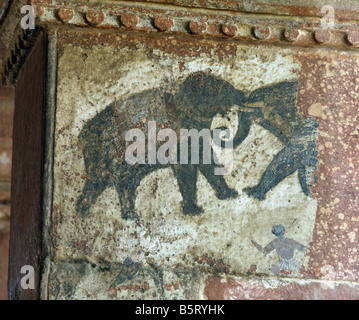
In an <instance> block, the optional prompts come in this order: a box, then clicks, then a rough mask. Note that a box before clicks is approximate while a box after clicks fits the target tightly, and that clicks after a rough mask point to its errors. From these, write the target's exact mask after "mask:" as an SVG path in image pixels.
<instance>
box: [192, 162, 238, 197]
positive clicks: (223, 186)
mask: <svg viewBox="0 0 359 320" xmlns="http://www.w3.org/2000/svg"><path fill="white" fill-rule="evenodd" d="M199 169H200V171H201V173H202V174H203V175H204V177H205V178H206V179H207V181H208V182H209V184H210V185H211V186H212V188H213V189H214V190H215V191H216V192H217V197H218V199H220V200H226V199H233V198H236V197H238V192H237V191H236V190H234V189H231V188H230V187H228V185H227V182H226V180H225V179H224V177H223V176H222V175H215V174H214V169H215V165H200V166H199Z"/></svg>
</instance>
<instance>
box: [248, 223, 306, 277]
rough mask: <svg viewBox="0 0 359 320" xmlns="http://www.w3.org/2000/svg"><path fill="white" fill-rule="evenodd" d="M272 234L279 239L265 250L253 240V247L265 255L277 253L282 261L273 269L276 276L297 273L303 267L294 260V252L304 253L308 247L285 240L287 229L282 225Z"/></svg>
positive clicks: (277, 226) (275, 227)
mask: <svg viewBox="0 0 359 320" xmlns="http://www.w3.org/2000/svg"><path fill="white" fill-rule="evenodd" d="M272 233H273V234H274V235H275V236H277V238H276V239H274V240H272V241H271V242H270V243H269V244H268V245H266V246H265V247H264V248H263V247H262V246H261V245H259V244H258V243H256V242H255V241H253V240H252V243H253V245H254V246H255V247H256V248H257V249H258V250H259V251H260V252H262V253H264V254H265V255H267V254H269V253H270V252H272V251H273V250H275V251H276V252H277V254H278V255H279V257H280V260H279V261H278V262H277V263H276V264H274V266H273V267H272V268H271V271H272V272H273V273H274V274H279V273H289V274H293V273H297V272H298V271H299V268H300V266H301V265H300V262H299V261H298V260H296V259H294V251H295V250H299V251H303V252H304V251H305V250H306V249H307V247H306V246H304V245H302V244H300V243H299V242H297V241H295V240H293V239H288V238H285V237H284V234H285V229H284V227H283V226H282V225H281V224H278V225H276V226H274V227H273V228H272Z"/></svg>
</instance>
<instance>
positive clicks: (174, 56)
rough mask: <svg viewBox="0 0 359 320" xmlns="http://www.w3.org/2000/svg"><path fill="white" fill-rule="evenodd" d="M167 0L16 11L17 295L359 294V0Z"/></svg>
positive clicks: (11, 63) (42, 5)
mask: <svg viewBox="0 0 359 320" xmlns="http://www.w3.org/2000/svg"><path fill="white" fill-rule="evenodd" d="M156 2H157V3H154V2H153V1H149V2H148V3H147V2H146V1H141V2H136V1H134V2H126V3H123V2H118V3H113V2H107V1H101V2H98V3H92V2H91V3H87V2H86V6H84V5H83V3H82V2H81V1H68V2H66V3H64V2H62V1H58V2H57V1H52V2H51V3H49V2H48V1H41V0H37V1H32V5H33V8H34V13H35V15H36V19H35V29H33V30H32V29H27V30H23V29H22V27H21V17H22V16H21V15H20V16H19V14H18V12H19V10H20V9H21V7H22V5H24V3H23V2H22V1H17V2H14V3H13V4H11V5H9V8H8V10H7V11H6V12H7V14H5V16H3V17H2V25H1V30H2V31H3V33H2V41H3V43H5V44H6V45H7V47H9V48H10V49H9V50H8V51H7V53H6V55H5V56H4V59H3V65H4V72H3V82H4V84H6V85H13V86H15V120H14V154H13V159H14V160H13V161H14V162H13V176H12V194H13V207H12V213H11V219H12V220H11V221H12V226H11V241H10V269H9V297H10V298H11V299H39V298H40V299H348V298H350V299H357V298H358V293H357V292H358V291H357V288H358V271H357V265H358V254H357V243H358V234H357V233H358V219H359V218H358V200H357V195H358V190H359V185H358V181H359V180H358V177H357V172H358V160H357V159H358V157H357V154H358V130H359V122H358V117H357V115H356V114H357V112H356V109H357V101H358V95H359V88H358V85H357V83H358V79H359V77H358V74H357V70H358V64H359V51H358V46H359V40H358V32H359V29H358V28H357V23H356V22H355V21H357V19H358V18H357V17H358V11H359V6H358V4H357V3H354V2H353V3H350V4H348V2H347V1H337V2H336V3H335V5H333V6H329V7H328V6H326V7H325V8H324V10H323V7H322V5H320V4H318V3H317V2H314V1H313V4H312V5H302V4H300V1H292V3H291V5H289V6H283V5H281V4H280V2H277V1H274V0H273V1H272V0H270V1H264V2H265V4H263V1H261V2H258V1H252V2H251V4H250V5H245V4H244V2H243V4H242V2H241V1H239V2H238V3H237V2H235V3H234V2H228V1H216V2H205V3H203V2H201V3H199V2H197V1H185V0H173V1H161V0H158V1H156ZM323 6H324V3H323ZM216 9H217V10H216ZM333 10H334V11H333ZM253 13H256V14H253ZM15 17H16V19H17V20H16V19H15ZM294 17H295V18H294ZM333 19H334V20H333ZM14 21H17V23H15V22H14ZM333 22H334V23H333ZM11 48H12V49H11ZM191 129H192V131H190V132H191V133H192V134H193V133H195V132H197V133H198V132H200V133H201V134H202V135H203V136H204V137H203V139H202V140H201V142H200V143H199V144H198V145H197V146H198V147H199V148H197V149H195V148H194V149H191V151H189V154H190V156H191V157H192V158H191V157H188V155H186V153H183V154H184V156H183V157H181V155H183V154H182V152H184V151H183V150H185V148H186V147H187V148H188V149H189V148H192V147H195V146H196V140H195V138H194V137H193V136H192V137H191V139H190V141H191V143H190V144H186V141H187V140H186V138H185V136H184V135H181V134H183V133H184V132H185V131H186V130H187V133H189V130H191ZM216 129H217V130H216ZM225 129H227V134H228V135H227V138H222V142H219V143H218V141H217V143H215V142H212V140H211V139H206V138H205V135H206V134H207V133H208V134H209V135H210V137H211V135H213V136H212V137H213V141H216V140H215V138H214V137H215V134H216V133H218V131H220V130H222V131H223V130H225ZM201 130H202V131H201ZM134 135H136V137H137V139H135V138H134V137H133V136H134ZM197 138H198V137H197ZM225 143H227V144H228V145H227V147H228V146H230V144H231V143H232V144H233V148H227V149H226V150H228V151H229V152H227V153H224V150H225V149H224V148H222V147H223V146H224V145H225ZM202 147H203V148H206V147H209V150H210V153H211V156H210V157H209V158H207V160H208V161H207V162H206V163H204V162H203V161H204V160H205V158H206V152H205V151H202V150H204V149H202ZM153 150H154V152H153ZM134 151H135V152H134ZM187 151H188V150H187ZM231 151H232V152H231ZM196 154H197V155H198V156H199V157H198V159H199V163H198V162H194V161H193V159H195V157H193V156H195V155H196ZM131 157H132V160H133V159H135V161H132V162H131ZM136 161H137V162H136ZM218 169H222V170H219V171H218ZM223 169H225V170H223ZM218 172H220V173H219V174H218ZM23 265H28V266H32V267H33V268H34V272H35V273H34V277H35V281H34V284H35V286H34V289H29V288H24V287H23V286H21V283H22V282H21V279H22V277H23V276H24V274H21V271H20V270H21V267H22V266H23Z"/></svg>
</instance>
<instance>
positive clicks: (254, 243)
mask: <svg viewBox="0 0 359 320" xmlns="http://www.w3.org/2000/svg"><path fill="white" fill-rule="evenodd" d="M251 241H252V244H253V245H254V246H255V247H256V248H257V249H258V251H259V252H262V253H264V248H263V247H262V246H261V245H259V244H258V243H257V242H255V241H254V240H251Z"/></svg>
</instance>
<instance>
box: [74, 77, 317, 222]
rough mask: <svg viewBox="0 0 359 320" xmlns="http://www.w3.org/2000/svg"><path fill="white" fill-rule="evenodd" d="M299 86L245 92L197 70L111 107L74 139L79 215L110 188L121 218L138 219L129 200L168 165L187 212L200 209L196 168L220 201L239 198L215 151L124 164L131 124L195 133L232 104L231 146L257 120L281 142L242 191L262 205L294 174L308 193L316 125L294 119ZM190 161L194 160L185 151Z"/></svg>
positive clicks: (313, 165)
mask: <svg viewBox="0 0 359 320" xmlns="http://www.w3.org/2000/svg"><path fill="white" fill-rule="evenodd" d="M297 87H298V83H297V82H296V81H292V82H287V81H284V82H280V83H278V84H274V85H270V86H267V87H262V88H259V89H257V90H254V91H253V92H251V93H250V94H245V93H244V92H242V91H241V90H238V89H236V88H234V87H233V86H232V85H231V84H230V83H228V82H227V81H224V80H221V79H218V78H216V77H214V76H211V75H208V74H206V73H204V72H196V73H193V74H191V75H189V76H188V77H187V78H186V79H185V80H184V81H183V82H182V83H181V84H180V85H179V87H178V90H177V91H176V93H173V94H172V93H168V92H166V90H163V89H154V90H147V91H144V92H142V93H140V94H135V95H133V96H131V97H130V98H128V99H124V100H121V101H116V102H114V103H113V104H111V105H110V106H108V107H106V108H105V109H104V110H103V111H102V112H100V113H98V114H97V115H96V116H95V117H93V118H92V119H90V120H89V121H88V122H87V123H86V124H85V126H84V128H83V129H82V131H81V133H80V136H79V142H80V144H81V147H82V150H83V155H84V161H85V167H86V173H87V179H86V182H85V186H84V188H83V192H82V195H81V196H80V197H79V199H78V201H77V210H78V212H80V213H82V214H83V215H87V214H89V213H90V208H91V206H92V205H93V204H94V203H95V202H96V200H97V198H98V197H99V195H100V194H101V193H102V192H103V191H104V190H105V189H106V188H107V187H110V186H115V188H116V190H117V193H118V196H119V199H120V202H121V208H122V217H123V218H124V219H135V218H136V217H137V215H136V213H135V208H134V202H135V195H136V189H137V187H138V186H139V183H140V182H141V180H142V179H143V178H144V177H145V176H146V175H148V174H149V173H150V172H152V171H154V170H157V169H159V168H164V167H168V166H170V167H171V168H172V169H173V172H174V174H175V177H176V178H177V181H178V185H179V189H180V192H181V194H182V198H183V201H182V209H183V213H184V214H199V213H201V212H202V209H201V208H200V207H199V206H198V205H197V203H196V181H197V174H198V170H199V171H200V172H201V173H202V174H203V175H204V177H205V178H206V179H207V181H208V182H209V183H210V185H211V186H212V187H213V189H214V190H215V191H216V193H217V197H218V198H219V199H223V200H224V199H229V198H233V197H236V196H237V195H238V194H237V192H236V191H235V190H233V189H231V188H229V187H228V185H227V183H226V181H225V179H224V177H223V176H221V175H215V174H214V166H215V163H217V161H215V160H216V159H215V157H216V155H215V153H213V152H212V154H211V157H212V159H211V161H210V164H203V162H201V161H200V162H199V164H191V163H190V161H188V164H168V165H161V164H158V163H156V164H148V163H147V164H138V163H137V164H133V165H131V164H129V163H127V162H126V161H125V150H126V139H125V134H126V132H127V131H128V130H130V129H133V128H134V127H135V128H143V129H144V132H146V131H147V129H148V128H147V124H148V123H149V121H156V125H157V127H158V128H165V127H169V128H172V129H174V130H179V129H197V130H198V131H200V130H202V129H203V128H206V129H209V128H210V127H211V123H212V120H213V117H214V116H216V115H217V114H222V115H225V114H226V113H227V112H228V111H229V110H232V109H233V107H235V108H236V109H237V112H238V119H239V121H238V129H237V131H236V133H235V135H234V137H233V141H232V142H233V148H235V147H236V146H238V145H239V144H240V143H241V142H242V141H244V139H245V138H246V137H247V135H248V133H249V130H250V127H251V125H252V123H254V122H255V123H257V124H259V125H260V126H262V127H263V128H265V129H266V130H268V131H270V132H271V133H272V134H274V135H275V136H276V137H278V139H280V140H281V141H282V143H283V145H284V147H283V149H282V150H281V151H280V152H279V153H278V154H277V155H276V156H275V157H274V159H273V160H272V161H271V163H270V164H269V165H268V167H267V168H266V170H265V172H264V173H263V174H262V176H261V179H260V181H259V183H258V184H257V185H256V186H252V187H247V188H245V189H244V192H246V193H247V194H248V195H249V196H253V197H255V198H257V199H259V200H263V199H265V196H266V194H267V193H268V192H269V191H270V190H271V189H273V188H275V187H276V186H277V185H278V184H279V183H280V182H281V181H282V180H283V179H285V178H286V177H287V176H289V175H290V174H292V173H294V172H295V171H298V177H299V181H300V184H301V187H302V190H303V192H304V194H306V195H308V196H309V194H310V189H309V187H310V184H309V182H310V177H311V174H312V173H313V172H314V171H315V168H316V161H317V160H316V155H317V152H316V143H315V141H316V136H317V127H318V126H317V123H316V122H315V120H314V119H312V118H310V117H309V118H307V119H304V118H303V117H302V116H301V115H300V114H299V112H298V109H297V106H296V95H297ZM178 146H179V144H178ZM221 146H223V144H222V145H221ZM189 149H190V148H189ZM200 150H202V145H200ZM202 156H203V155H202ZM188 157H191V154H190V153H189V154H188Z"/></svg>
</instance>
